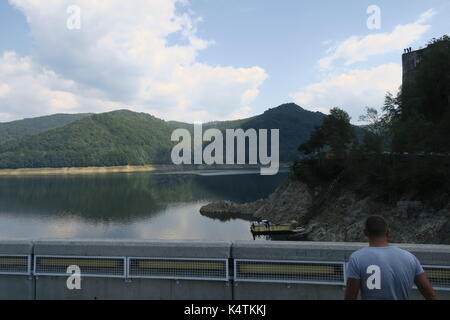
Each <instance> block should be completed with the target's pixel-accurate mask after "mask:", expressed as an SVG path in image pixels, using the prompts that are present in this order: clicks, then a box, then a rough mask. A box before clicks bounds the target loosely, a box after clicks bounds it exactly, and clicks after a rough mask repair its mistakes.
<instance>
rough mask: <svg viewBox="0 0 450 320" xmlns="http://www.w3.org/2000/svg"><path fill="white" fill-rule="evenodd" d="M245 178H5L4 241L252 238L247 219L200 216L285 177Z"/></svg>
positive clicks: (1, 200)
mask: <svg viewBox="0 0 450 320" xmlns="http://www.w3.org/2000/svg"><path fill="white" fill-rule="evenodd" d="M246 173H247V174H239V173H238V172H233V173H230V172H228V173H227V174H224V172H218V173H217V174H213V175H212V174H211V172H208V173H204V174H203V173H200V174H153V173H131V174H130V173H128V174H108V175H92V176H59V177H58V176H45V177H27V178H23V177H22V178H19V177H2V178H0V237H2V238H22V237H33V238H42V237H58V238H135V239H209V240H238V239H240V240H244V239H251V238H252V237H251V234H250V232H249V226H248V222H246V221H243V220H229V221H226V222H221V221H219V220H212V219H210V218H207V217H203V216H201V215H200V213H199V209H200V207H201V206H202V205H204V204H206V203H208V202H210V201H215V200H225V199H226V200H232V201H238V202H247V201H253V200H256V199H259V198H262V197H265V196H267V195H269V194H270V193H271V192H272V191H273V190H274V189H275V188H276V186H277V185H278V184H279V183H280V182H281V181H282V180H284V179H285V178H286V174H280V175H278V176H274V177H263V176H260V175H257V174H252V175H250V174H248V172H246Z"/></svg>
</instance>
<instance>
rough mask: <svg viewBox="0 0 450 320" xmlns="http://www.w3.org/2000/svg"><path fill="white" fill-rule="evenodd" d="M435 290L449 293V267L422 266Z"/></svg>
mask: <svg viewBox="0 0 450 320" xmlns="http://www.w3.org/2000/svg"><path fill="white" fill-rule="evenodd" d="M423 268H424V270H425V272H426V274H427V276H428V278H429V279H430V281H431V283H432V284H433V288H434V289H435V290H444V291H450V267H448V266H423Z"/></svg>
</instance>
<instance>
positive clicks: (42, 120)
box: [0, 113, 91, 143]
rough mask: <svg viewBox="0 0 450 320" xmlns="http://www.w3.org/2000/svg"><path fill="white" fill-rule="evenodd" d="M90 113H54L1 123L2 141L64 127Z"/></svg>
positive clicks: (0, 141)
mask: <svg viewBox="0 0 450 320" xmlns="http://www.w3.org/2000/svg"><path fill="white" fill-rule="evenodd" d="M89 115H91V114H88V113H78V114H54V115H51V116H44V117H37V118H31V119H23V120H17V121H12V122H4V123H0V143H2V142H5V141H9V140H14V139H18V138H22V137H25V136H32V135H35V134H38V133H41V132H44V131H47V130H50V129H54V128H58V127H63V126H65V125H67V124H69V123H72V122H74V121H77V120H80V119H83V118H85V117H87V116H89Z"/></svg>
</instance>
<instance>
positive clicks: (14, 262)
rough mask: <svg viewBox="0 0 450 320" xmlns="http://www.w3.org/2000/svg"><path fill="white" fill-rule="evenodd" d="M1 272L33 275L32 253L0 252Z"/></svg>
mask: <svg viewBox="0 0 450 320" xmlns="http://www.w3.org/2000/svg"><path fill="white" fill-rule="evenodd" d="M0 274H5V275H31V255H8V254H0Z"/></svg>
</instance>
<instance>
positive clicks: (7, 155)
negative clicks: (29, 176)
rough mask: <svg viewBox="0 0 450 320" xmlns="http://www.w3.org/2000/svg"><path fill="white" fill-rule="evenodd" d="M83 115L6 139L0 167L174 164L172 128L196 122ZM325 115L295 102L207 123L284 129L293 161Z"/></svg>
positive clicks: (285, 150) (286, 156)
mask: <svg viewBox="0 0 450 320" xmlns="http://www.w3.org/2000/svg"><path fill="white" fill-rule="evenodd" d="M49 117H52V116H49ZM79 117H80V119H78V120H76V121H71V122H70V123H68V124H66V125H64V126H58V127H56V128H51V129H49V130H46V131H42V132H39V133H37V134H34V135H32V136H22V137H19V138H16V139H15V140H10V141H6V142H5V141H4V140H3V141H4V142H3V143H0V169H6V168H9V169H13V168H61V167H87V166H122V165H148V164H169V163H171V160H170V154H171V150H172V148H173V146H174V143H173V142H171V139H170V138H171V134H172V132H173V130H175V129H178V128H187V129H192V127H193V125H192V124H188V123H183V122H175V121H164V120H161V119H158V118H155V117H153V116H151V115H148V114H145V113H136V112H132V111H129V110H119V111H113V112H107V113H101V114H89V115H79ZM324 117H325V115H324V114H321V113H319V112H311V111H307V110H304V109H302V108H301V107H299V106H297V105H296V104H293V103H290V104H284V105H281V106H279V107H277V108H273V109H269V110H267V111H266V112H264V113H263V114H261V115H258V116H255V117H251V118H248V119H241V120H235V121H218V122H211V123H206V124H205V125H204V128H205V129H208V128H212V127H214V128H218V129H220V130H225V129H237V128H242V129H244V130H247V129H256V130H258V129H280V160H281V161H292V160H295V159H297V157H298V151H297V148H298V146H299V145H300V144H301V143H303V142H304V141H305V140H306V139H307V138H308V137H309V135H310V133H311V131H312V130H313V129H314V127H315V126H317V125H320V124H321V123H322V122H323V120H324ZM36 121H37V120H36ZM41 127H43V126H41Z"/></svg>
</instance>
